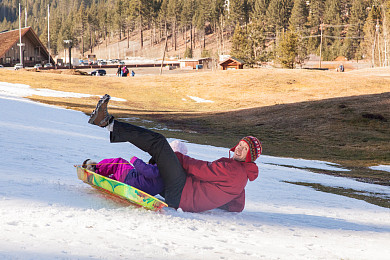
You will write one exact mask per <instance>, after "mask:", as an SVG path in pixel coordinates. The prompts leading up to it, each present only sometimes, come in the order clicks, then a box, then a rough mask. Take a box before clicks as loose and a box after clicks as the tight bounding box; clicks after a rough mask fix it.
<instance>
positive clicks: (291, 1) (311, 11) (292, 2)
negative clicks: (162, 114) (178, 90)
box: [0, 0, 390, 67]
mask: <svg viewBox="0 0 390 260" xmlns="http://www.w3.org/2000/svg"><path fill="white" fill-rule="evenodd" d="M19 2H20V3H21V6H22V16H21V18H22V24H23V25H24V24H25V17H26V16H25V15H24V14H25V10H26V13H27V26H32V27H33V28H34V30H35V31H36V32H37V34H38V36H39V37H40V39H41V40H42V42H43V43H44V44H47V42H48V41H47V38H48V35H47V32H48V28H47V26H48V22H47V13H48V10H47V9H48V6H49V8H50V49H51V53H53V54H56V53H58V52H60V51H62V50H63V49H64V48H65V47H66V46H65V43H64V40H72V43H73V46H74V47H76V48H78V49H79V50H80V52H81V53H85V52H86V51H87V50H90V51H91V52H93V48H94V47H95V46H97V45H98V44H100V43H101V42H103V41H104V42H105V43H106V44H107V43H109V42H110V41H113V40H123V39H124V38H127V39H129V38H130V37H129V36H130V35H133V36H134V35H136V36H137V38H138V39H139V45H140V47H141V48H142V47H143V46H144V44H145V43H146V42H148V44H150V45H151V46H153V45H155V44H158V43H160V42H162V41H164V40H165V39H169V44H170V46H171V48H172V49H174V50H176V48H177V42H178V39H179V38H178V37H182V38H183V39H184V40H185V44H186V49H187V51H186V53H187V56H191V53H192V50H193V49H194V48H202V49H203V50H204V52H203V53H204V54H205V55H206V54H210V52H208V51H207V46H206V36H207V35H209V34H214V35H217V39H218V40H217V46H218V48H217V49H218V54H221V53H224V46H225V43H226V42H227V41H231V42H232V48H231V50H230V51H231V54H232V55H234V56H236V57H237V58H240V59H242V60H244V61H246V62H247V63H249V64H256V63H259V62H263V61H270V60H278V61H279V62H280V63H281V64H283V65H284V66H286V67H294V66H295V64H297V63H298V64H302V63H303V62H304V60H305V59H306V58H307V56H308V55H309V54H317V55H321V57H322V59H323V60H333V59H335V58H336V57H338V56H345V57H346V58H348V59H356V60H360V59H363V58H365V59H368V60H370V61H371V62H372V64H373V65H376V66H384V65H386V66H387V65H388V57H387V56H388V55H387V49H388V48H389V46H388V32H389V22H388V21H389V14H390V1H389V0H67V1H65V0H20V1H17V0H2V1H1V4H0V8H1V9H0V30H1V31H3V30H9V29H17V28H18V4H19ZM146 32H147V34H146Z"/></svg>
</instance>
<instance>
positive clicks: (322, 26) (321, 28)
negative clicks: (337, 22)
mask: <svg viewBox="0 0 390 260" xmlns="http://www.w3.org/2000/svg"><path fill="white" fill-rule="evenodd" d="M323 29H324V23H321V25H320V30H321V41H320V69H321V60H322V30H323Z"/></svg>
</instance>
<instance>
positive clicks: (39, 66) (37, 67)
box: [34, 63, 42, 69]
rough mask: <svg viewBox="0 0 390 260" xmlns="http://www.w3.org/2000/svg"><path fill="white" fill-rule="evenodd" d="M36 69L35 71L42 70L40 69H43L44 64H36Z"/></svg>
mask: <svg viewBox="0 0 390 260" xmlns="http://www.w3.org/2000/svg"><path fill="white" fill-rule="evenodd" d="M34 68H35V69H40V68H42V64H39V63H38V64H35V65H34Z"/></svg>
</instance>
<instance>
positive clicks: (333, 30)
mask: <svg viewBox="0 0 390 260" xmlns="http://www.w3.org/2000/svg"><path fill="white" fill-rule="evenodd" d="M324 23H325V24H326V25H325V30H324V32H323V33H324V35H325V38H324V39H323V59H324V60H334V59H335V58H336V57H337V56H339V55H340V53H341V46H342V43H341V39H340V37H341V29H342V24H341V8H340V2H339V0H326V1H325V12H324Z"/></svg>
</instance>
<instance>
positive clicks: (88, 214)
mask: <svg viewBox="0 0 390 260" xmlns="http://www.w3.org/2000/svg"><path fill="white" fill-rule="evenodd" d="M10 86H11V88H10ZM23 88H24V90H23ZM29 91H31V90H29V88H28V87H26V86H23V85H15V84H13V85H12V84H11V85H10V84H8V83H1V82H0V111H1V112H0V115H1V120H0V129H1V131H0V156H1V158H2V160H3V163H2V167H1V168H0V231H1V232H0V259H240V260H243V259H389V256H390V247H389V245H390V244H389V241H390V209H387V208H382V207H379V206H375V205H372V204H369V203H366V202H364V201H361V200H356V199H352V198H347V197H343V196H339V195H334V194H330V193H323V192H320V191H316V190H314V189H312V188H310V187H304V186H298V185H293V184H289V183H286V181H289V182H309V183H320V184H323V185H329V186H334V187H346V188H353V189H356V190H364V191H368V192H380V193H383V194H387V195H390V188H389V187H384V186H379V185H372V184H367V183H361V182H357V181H354V180H351V179H346V178H340V177H333V176H329V175H322V174H316V173H312V172H310V171H309V170H305V168H315V169H320V170H321V169H323V170H329V169H338V170H340V171H342V170H346V169H341V168H340V167H339V166H338V165H335V164H331V163H327V162H322V161H309V160H299V159H291V158H277V157H271V156H266V155H263V156H261V157H260V159H259V160H258V161H257V164H258V166H259V169H260V175H259V178H258V179H257V180H256V181H254V182H250V183H249V184H248V186H247V189H246V191H247V193H246V194H247V198H246V207H245V210H244V211H243V212H242V213H229V212H224V211H221V210H212V211H208V212H204V213H197V214H195V213H185V212H182V211H177V212H176V211H173V210H169V209H168V210H164V211H162V212H161V213H155V212H151V211H147V210H143V209H140V208H135V207H133V206H127V205H124V204H122V203H120V202H116V201H113V200H111V199H109V198H107V197H105V196H104V195H102V194H101V193H100V192H98V191H96V190H95V189H93V188H91V187H90V186H88V185H87V184H84V183H83V182H81V181H80V180H78V179H77V175H76V170H75V168H74V167H73V165H74V164H80V163H81V162H82V161H83V160H84V159H86V158H92V159H96V160H100V159H103V158H108V157H118V156H120V157H123V158H130V156H132V155H138V156H139V157H141V158H143V159H145V160H148V159H149V156H148V155H147V154H145V153H143V152H141V151H140V150H138V149H137V148H135V147H134V146H132V145H131V144H128V143H122V144H110V143H109V133H108V131H107V130H105V129H101V128H99V127H95V126H92V125H89V124H88V123H87V121H88V117H87V116H86V115H85V114H83V113H81V112H77V111H72V110H66V109H62V108H57V107H53V106H48V105H43V104H39V103H34V102H31V101H29V100H28V99H25V98H21V97H20V96H23V95H26V94H23V93H30V92H29ZM34 93H37V92H34ZM51 94H52V95H55V94H56V92H53V91H51ZM61 94H62V95H64V92H62V93H61ZM76 94H77V93H76ZM71 95H73V96H74V95H75V93H72V94H71ZM75 97H81V95H75ZM187 147H188V150H189V155H190V156H192V157H195V158H199V159H203V160H214V159H217V158H219V157H226V156H228V149H227V148H226V147H213V146H204V145H198V144H194V143H187ZM264 150H266V148H265V149H264ZM378 167H379V169H382V170H383V169H384V168H385V169H388V166H386V165H382V166H378Z"/></svg>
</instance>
